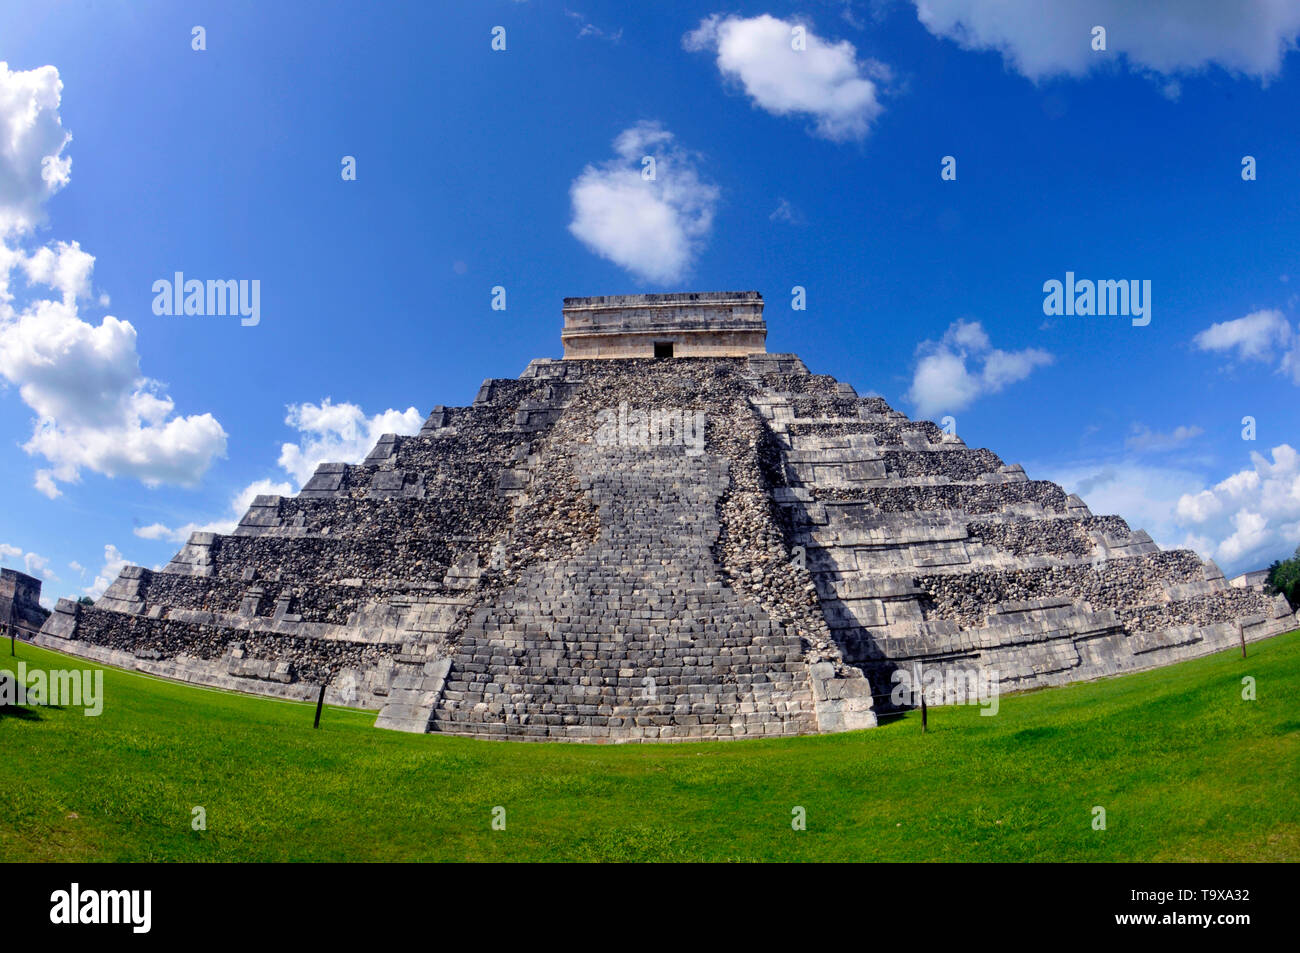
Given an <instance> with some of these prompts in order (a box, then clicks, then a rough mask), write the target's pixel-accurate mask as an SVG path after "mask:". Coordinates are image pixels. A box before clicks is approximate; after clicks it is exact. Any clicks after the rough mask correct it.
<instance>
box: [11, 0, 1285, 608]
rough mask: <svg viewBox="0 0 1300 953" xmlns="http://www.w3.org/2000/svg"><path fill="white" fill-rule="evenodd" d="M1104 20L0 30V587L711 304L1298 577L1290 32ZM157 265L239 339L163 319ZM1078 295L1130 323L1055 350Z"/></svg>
mask: <svg viewBox="0 0 1300 953" xmlns="http://www.w3.org/2000/svg"><path fill="white" fill-rule="evenodd" d="M1131 6H1133V5H1131V4H1125V3H1120V2H1118V0H1105V2H1091V3H1083V2H1073V0H1069V2H1067V0H1062V2H1059V3H1056V4H1051V5H1042V4H1038V3H1032V2H1030V0H1014V2H1010V3H1000V4H992V3H988V2H981V0H930V2H929V3H927V4H926V5H925V13H924V17H922V16H921V15H919V14H918V10H917V7H916V6H915V5H914V4H913V3H912V2H909V0H895V2H884V3H870V2H867V3H843V2H820V3H818V2H812V3H805V4H786V3H775V2H772V3H738V4H732V5H730V6H727V7H722V6H719V5H715V4H710V3H704V4H694V3H673V4H666V5H665V4H657V5H654V6H652V7H651V6H645V5H628V4H622V3H612V2H585V0H584V2H577V0H575V2H573V3H570V4H568V5H567V6H566V5H565V4H560V3H548V2H539V0H528V2H513V0H501V2H473V3H470V2H466V3H429V4H414V3H411V4H406V3H403V4H396V3H388V4H386V3H378V4H376V3H370V4H350V3H336V4H329V5H321V4H305V3H304V4H298V3H290V2H282V3H275V4H253V3H220V4H216V3H214V4H204V3H199V4H186V3H148V2H134V3H131V4H99V5H94V6H90V5H86V4H82V3H50V4H46V5H42V6H41V7H39V8H37V7H36V6H35V5H6V6H4V7H3V8H0V60H3V61H4V62H6V63H7V68H6V70H5V71H4V72H3V74H0V124H3V125H4V127H5V128H4V131H5V132H7V134H8V135H7V136H5V137H3V141H6V142H8V143H9V145H8V146H7V147H4V148H2V149H0V238H2V239H3V242H4V245H3V249H4V257H3V258H0V270H4V276H0V280H3V281H4V282H5V284H3V285H2V286H0V288H2V289H3V293H2V294H0V446H3V448H4V449H3V459H4V461H5V465H4V468H3V470H2V471H0V494H3V498H4V500H5V501H6V502H5V506H4V507H3V509H2V510H0V561H2V562H3V564H4V565H10V566H15V567H17V568H20V569H22V568H26V569H28V570H30V571H32V572H34V573H36V574H37V575H40V576H42V577H43V578H44V579H45V580H46V581H45V593H44V595H45V597H46V601H50V600H52V598H53V597H56V596H59V595H77V594H81V593H83V592H89V593H90V594H92V595H93V594H96V593H97V592H98V591H99V589H100V588H102V585H103V584H104V583H105V582H106V581H108V580H110V579H111V578H112V576H113V575H114V574H115V572H116V569H117V568H118V565H119V564H120V563H121V562H122V561H127V562H131V563H137V564H141V565H146V566H154V565H157V564H160V563H165V562H166V561H167V559H168V558H169V557H170V555H171V554H172V553H173V552H174V551H175V550H176V548H177V547H178V542H177V540H179V539H183V537H184V535H185V534H186V533H187V532H188V530H189V529H190V528H195V527H214V528H218V529H220V528H222V527H223V524H228V523H229V521H230V520H232V519H233V518H235V516H236V515H237V514H236V512H235V510H236V509H238V508H239V506H240V505H242V502H243V501H245V500H247V499H248V498H249V497H250V496H251V494H252V493H253V492H256V491H257V490H259V489H260V490H263V491H268V490H269V491H272V492H292V491H294V490H296V489H297V487H298V486H299V485H300V482H301V481H302V479H304V475H305V474H306V473H308V472H310V469H311V468H312V466H313V465H314V463H315V462H317V461H319V460H321V459H355V458H357V457H359V456H360V455H362V454H364V453H365V451H366V450H367V449H369V446H370V445H371V444H372V443H373V438H374V437H376V436H378V434H379V433H382V432H384V431H385V430H405V431H409V430H410V429H411V428H414V427H418V425H419V422H420V421H421V420H422V419H423V417H424V416H425V415H426V414H427V413H428V411H429V410H430V408H432V407H433V406H434V405H435V404H466V403H469V402H470V401H471V400H472V399H473V396H474V393H475V391H476V389H477V387H478V384H479V383H480V381H481V380H482V379H483V378H485V377H512V376H515V375H517V374H518V373H519V372H520V371H521V370H522V369H523V367H524V366H525V365H526V363H527V362H528V360H529V359H530V358H533V357H557V356H559V351H560V346H559V328H560V324H561V317H560V303H561V299H562V298H563V297H564V296H566V295H590V294H613V293H629V292H644V291H682V290H725V289H757V290H759V291H761V292H762V293H763V295H764V297H765V299H766V301H767V313H766V317H767V321H768V328H769V333H768V348H769V350H772V351H793V352H795V353H798V354H799V355H800V356H801V357H802V358H803V359H804V360H805V362H806V363H807V364H808V366H809V367H810V368H811V369H812V370H813V371H815V372H818V373H829V374H834V375H835V376H836V377H838V378H840V379H841V380H846V381H849V382H850V383H852V384H853V385H854V386H855V387H857V388H858V390H859V391H860V392H863V393H867V392H874V393H878V394H880V395H882V396H884V397H885V398H886V399H887V400H889V401H890V402H891V403H892V404H893V405H894V406H895V407H897V408H898V409H900V410H903V411H905V412H907V413H909V414H913V415H917V416H926V417H931V418H933V419H936V420H937V419H940V418H941V417H943V416H948V415H950V416H952V417H954V418H955V421H956V427H957V431H958V433H959V434H960V435H961V436H962V437H963V438H964V439H965V441H966V442H967V443H968V444H970V445H972V446H988V447H991V448H992V449H994V450H995V451H996V452H998V453H999V454H1000V455H1001V456H1002V457H1003V458H1004V459H1006V460H1008V461H1009V462H1021V463H1024V465H1025V466H1026V469H1027V470H1028V472H1029V475H1030V476H1031V477H1035V478H1040V477H1041V478H1049V479H1056V480H1058V481H1061V482H1063V483H1065V484H1066V485H1067V487H1068V488H1070V489H1072V490H1078V491H1079V492H1081V493H1082V494H1083V496H1084V498H1085V499H1086V500H1087V501H1088V502H1089V504H1090V505H1091V506H1092V507H1093V509H1094V511H1097V512H1107V513H1109V512H1118V513H1120V514H1121V515H1123V516H1125V517H1126V518H1127V519H1129V521H1130V523H1132V524H1133V525H1134V526H1135V527H1145V528H1146V529H1148V530H1149V531H1150V532H1151V533H1152V534H1153V536H1155V537H1156V539H1157V541H1159V542H1161V543H1162V544H1165V545H1192V546H1195V547H1196V548H1197V549H1198V550H1199V551H1200V552H1201V553H1202V555H1204V556H1207V557H1212V558H1215V559H1216V560H1217V561H1218V562H1219V564H1220V565H1221V566H1222V567H1223V568H1224V569H1225V570H1227V571H1229V572H1232V571H1236V570H1241V569H1247V568H1253V567H1255V566H1256V565H1263V564H1266V563H1267V562H1269V561H1271V560H1272V559H1274V558H1277V557H1279V556H1284V555H1287V554H1289V553H1290V552H1291V551H1292V550H1293V549H1294V548H1295V546H1296V544H1297V543H1300V460H1297V456H1296V451H1295V449H1293V448H1296V447H1300V432H1298V430H1297V426H1296V416H1295V414H1294V413H1293V412H1292V408H1293V407H1294V405H1295V401H1296V397H1297V395H1300V331H1298V330H1297V317H1298V313H1300V234H1298V233H1297V232H1298V228H1297V222H1300V131H1298V130H1297V123H1296V116H1297V115H1300V108H1297V107H1298V106H1300V95H1298V94H1300V56H1297V54H1296V53H1295V52H1294V51H1293V49H1292V48H1293V47H1294V45H1295V42H1296V39H1297V36H1300V2H1297V0H1254V2H1247V3H1242V4H1237V5H1231V6H1232V8H1231V9H1229V6H1230V5H1224V9H1223V11H1222V12H1212V11H1211V12H1206V11H1201V12H1199V13H1196V14H1194V15H1193V14H1189V13H1187V12H1184V8H1186V7H1187V6H1188V5H1187V4H1179V3H1175V2H1172V0H1170V2H1153V3H1149V4H1144V5H1141V8H1140V9H1138V10H1133V9H1129V8H1130V7H1131ZM1044 7H1045V8H1044ZM1215 18H1223V19H1222V22H1215ZM1098 25H1100V26H1104V27H1105V28H1106V47H1107V48H1106V49H1105V50H1104V51H1103V50H1094V49H1092V46H1093V44H1094V39H1093V35H1092V28H1093V27H1094V26H1098ZM195 26H202V27H203V29H204V33H203V40H204V45H205V47H206V48H205V49H203V50H195V49H193V48H192V47H193V45H194V40H193V34H192V31H193V28H194V27H195ZM498 26H500V27H504V30H505V49H504V50H493V49H492V41H493V28H494V27H498ZM796 27H802V31H801V32H800V31H796V29H795V28H796ZM796 43H801V44H802V48H800V49H795V45H796ZM45 67H51V68H52V69H44V68H45ZM69 135H70V136H71V138H70V139H67V136H69ZM645 155H650V156H652V157H654V158H655V159H656V177H655V178H654V179H652V180H646V179H644V178H643V177H642V176H641V174H640V173H641V170H642V168H643V163H642V161H641V160H642V157H643V156H645ZM344 156H352V157H354V158H355V160H356V179H355V181H345V180H344V179H343V177H342V175H341V163H342V160H343V157H344ZM944 156H952V157H953V158H954V159H955V161H956V179H955V180H951V181H946V180H944V179H943V178H941V175H940V172H941V162H942V159H943V157H944ZM1244 156H1253V157H1254V159H1255V163H1256V177H1255V178H1254V180H1251V181H1246V180H1244V179H1243V177H1242V160H1243V157H1244ZM73 243H75V245H74V244H73ZM92 266H93V267H92ZM178 271H179V272H183V273H184V274H185V275H186V276H187V277H190V278H198V279H200V280H206V279H244V280H248V281H252V280H257V281H258V282H259V287H260V320H259V322H258V323H257V324H256V325H255V326H243V325H242V324H241V322H240V320H239V318H238V317H230V316H198V315H188V316H172V315H157V314H155V313H154V309H153V301H154V292H153V286H154V282H156V281H158V280H159V279H169V280H170V279H171V277H172V275H173V274H174V273H175V272H178ZM1067 271H1071V272H1074V273H1075V274H1076V275H1077V276H1078V277H1079V278H1091V279H1096V280H1101V279H1115V280H1118V279H1136V280H1139V281H1150V282H1151V288H1152V292H1151V310H1150V317H1151V321H1150V323H1149V324H1148V325H1146V326H1144V327H1137V326H1134V325H1133V324H1132V322H1131V321H1130V319H1129V318H1128V317H1125V316H1116V315H1106V316H1096V315H1094V316H1071V317H1067V316H1060V317H1048V316H1045V315H1044V311H1043V300H1044V297H1045V295H1044V291H1043V285H1044V282H1046V281H1049V280H1051V279H1057V280H1062V281H1063V280H1064V279H1065V275H1066V272H1067ZM495 286H501V287H504V288H505V289H506V302H507V308H506V310H505V311H496V310H493V309H492V307H491V302H492V289H493V287H495ZM795 286H801V287H803V288H804V289H806V295H807V309H806V310H803V311H795V310H792V308H791V300H792V294H791V289H792V288H794V287H795ZM1247 416H1249V417H1253V418H1254V421H1255V424H1254V428H1255V429H1254V437H1255V439H1253V440H1247V439H1243V423H1242V420H1243V418H1244V417H1247ZM286 445H287V446H286Z"/></svg>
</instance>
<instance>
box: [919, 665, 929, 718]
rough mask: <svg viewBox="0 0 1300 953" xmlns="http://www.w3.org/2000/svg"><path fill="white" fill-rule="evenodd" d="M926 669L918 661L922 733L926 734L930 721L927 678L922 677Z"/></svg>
mask: <svg viewBox="0 0 1300 953" xmlns="http://www.w3.org/2000/svg"><path fill="white" fill-rule="evenodd" d="M923 675H924V671H923V668H922V665H921V663H920V662H917V663H916V685H917V688H918V689H919V691H920V692H921V734H925V731H926V725H927V724H928V722H929V720H930V719H929V717H928V712H927V710H926V707H925V680H924V678H922V676H923Z"/></svg>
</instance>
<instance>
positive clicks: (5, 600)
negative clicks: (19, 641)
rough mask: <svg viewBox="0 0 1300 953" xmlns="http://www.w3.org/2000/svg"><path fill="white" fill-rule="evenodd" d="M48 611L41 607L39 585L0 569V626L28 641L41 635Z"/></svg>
mask: <svg viewBox="0 0 1300 953" xmlns="http://www.w3.org/2000/svg"><path fill="white" fill-rule="evenodd" d="M49 615H50V611H49V610H48V609H46V608H44V607H43V606H42V605H41V581H40V580H39V579H37V578H36V577H35V576H29V575H27V573H25V572H18V570H16V569H0V624H3V625H6V626H13V627H14V628H15V629H17V631H18V632H19V634H20V635H21V636H23V637H24V638H28V637H30V636H31V635H33V634H35V633H36V632H38V631H40V628H41V626H42V625H44V624H45V620H46V618H47V617H48V616H49Z"/></svg>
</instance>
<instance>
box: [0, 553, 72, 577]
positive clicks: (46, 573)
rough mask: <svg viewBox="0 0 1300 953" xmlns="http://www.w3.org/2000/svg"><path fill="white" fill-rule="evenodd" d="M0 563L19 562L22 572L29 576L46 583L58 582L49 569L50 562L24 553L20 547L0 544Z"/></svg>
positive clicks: (46, 558)
mask: <svg viewBox="0 0 1300 953" xmlns="http://www.w3.org/2000/svg"><path fill="white" fill-rule="evenodd" d="M0 562H21V563H22V564H23V572H25V573H27V575H29V576H39V577H40V578H42V579H44V580H46V581H47V582H59V581H60V580H59V577H58V576H57V575H55V573H54V571H53V570H52V569H50V560H49V557H47V556H42V555H40V554H39V553H32V552H25V551H24V550H23V548H22V547H21V546H15V545H13V544H12V543H0Z"/></svg>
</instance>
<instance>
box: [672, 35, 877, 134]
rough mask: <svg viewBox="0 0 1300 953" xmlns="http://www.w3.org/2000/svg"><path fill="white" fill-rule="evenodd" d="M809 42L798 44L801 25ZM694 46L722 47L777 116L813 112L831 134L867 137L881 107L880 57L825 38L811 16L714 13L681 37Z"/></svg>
mask: <svg viewBox="0 0 1300 953" xmlns="http://www.w3.org/2000/svg"><path fill="white" fill-rule="evenodd" d="M796 29H800V30H802V31H804V33H803V43H804V47H803V48H802V49H796V48H795V47H796V36H795V30H796ZM682 45H683V46H684V47H685V48H686V49H688V50H692V51H700V50H704V51H709V52H716V54H717V66H718V70H719V71H720V72H721V73H722V75H723V77H724V78H726V79H727V80H730V81H733V82H736V83H738V84H739V85H740V86H741V87H742V88H743V89H744V90H745V93H746V95H748V96H749V98H750V99H751V100H753V102H754V104H755V105H756V106H759V107H761V108H762V109H765V110H767V111H768V112H769V113H772V114H773V115H775V116H794V115H803V116H810V117H812V119H813V120H814V125H813V131H814V132H815V133H816V135H818V136H821V137H823V138H825V139H831V140H833V141H837V142H842V141H845V140H852V139H857V140H861V139H863V138H865V137H866V135H867V133H868V132H869V131H870V129H871V123H872V122H873V121H874V120H875V118H876V117H877V116H878V115H880V112H881V108H882V107H881V105H880V103H879V101H878V99H877V85H876V82H875V79H880V78H883V77H885V76H887V75H888V70H887V69H886V68H885V67H884V66H883V65H882V64H880V63H876V62H872V61H867V62H859V61H858V58H857V50H856V49H855V48H854V46H853V44H852V43H850V42H849V41H848V40H840V41H839V42H838V43H833V42H829V41H827V40H823V39H822V38H821V37H819V36H817V35H816V34H815V33H813V32H812V29H811V28H810V27H809V26H807V25H806V24H801V23H797V22H795V21H787V20H781V19H778V18H777V17H774V16H771V15H770V14H766V13H765V14H762V15H760V16H756V17H750V18H748V19H745V18H742V17H737V16H726V17H723V16H721V15H720V14H715V15H713V16H711V17H707V18H706V19H704V20H702V21H701V22H700V25H699V26H698V27H696V28H695V29H694V30H692V31H691V32H689V33H687V34H686V35H685V36H684V37H683V38H682Z"/></svg>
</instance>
